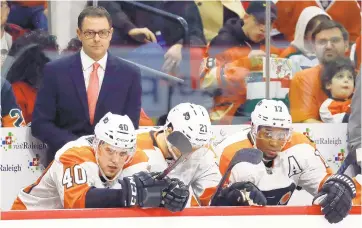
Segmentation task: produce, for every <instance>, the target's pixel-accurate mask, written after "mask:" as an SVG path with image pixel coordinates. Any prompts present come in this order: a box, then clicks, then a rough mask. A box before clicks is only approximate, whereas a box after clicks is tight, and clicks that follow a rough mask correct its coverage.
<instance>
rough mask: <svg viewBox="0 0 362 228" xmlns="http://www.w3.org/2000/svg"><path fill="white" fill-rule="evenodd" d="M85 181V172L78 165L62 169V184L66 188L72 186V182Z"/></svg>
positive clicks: (82, 182) (79, 182)
mask: <svg viewBox="0 0 362 228" xmlns="http://www.w3.org/2000/svg"><path fill="white" fill-rule="evenodd" d="M86 182H87V174H86V172H85V170H84V169H83V168H82V167H81V166H80V165H75V166H73V167H68V168H66V169H65V170H64V174H63V179H62V184H63V185H64V186H65V187H66V188H71V187H73V185H74V184H77V185H80V184H85V183H86Z"/></svg>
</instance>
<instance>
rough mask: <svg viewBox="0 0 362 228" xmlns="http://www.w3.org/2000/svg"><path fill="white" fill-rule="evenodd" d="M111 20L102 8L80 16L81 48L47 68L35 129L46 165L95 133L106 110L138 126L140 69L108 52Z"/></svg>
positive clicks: (34, 134)
mask: <svg viewBox="0 0 362 228" xmlns="http://www.w3.org/2000/svg"><path fill="white" fill-rule="evenodd" d="M112 33H113V28H112V19H111V16H110V15H109V13H108V12H107V11H106V10H105V9H104V8H103V7H87V8H85V9H84V10H83V11H82V12H81V13H80V14H79V16H78V28H77V35H78V38H79V40H80V41H81V42H82V49H81V50H80V51H79V52H76V53H75V54H72V55H69V56H66V57H63V58H60V59H57V60H55V61H52V62H50V63H48V64H46V65H45V66H44V70H43V74H44V75H43V84H42V85H41V86H40V88H39V92H38V95H37V98H36V101H35V107H34V112H33V119H32V125H31V131H32V134H33V136H34V137H36V138H38V139H39V140H41V141H43V142H45V143H46V144H47V145H48V162H49V161H51V160H52V159H53V158H54V153H55V152H56V151H57V150H59V149H60V148H61V147H62V146H63V145H65V144H66V143H67V142H69V141H73V140H75V139H77V138H78V137H80V136H83V135H88V134H91V133H92V132H93V131H94V125H95V123H97V122H98V121H99V120H100V119H101V117H102V116H104V115H105V114H106V113H107V112H112V113H115V114H118V115H127V116H129V118H130V119H131V120H132V122H133V124H134V126H135V128H136V129H137V128H138V123H139V118H140V110H141V81H140V69H139V68H138V67H136V66H133V65H130V64H128V63H126V62H125V61H124V60H122V59H120V58H118V57H116V56H113V55H111V54H110V53H108V48H109V45H110V40H111V39H112Z"/></svg>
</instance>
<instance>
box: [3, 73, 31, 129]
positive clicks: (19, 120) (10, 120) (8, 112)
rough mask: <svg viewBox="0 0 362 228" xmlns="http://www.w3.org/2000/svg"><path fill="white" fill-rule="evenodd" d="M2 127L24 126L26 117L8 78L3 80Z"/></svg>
mask: <svg viewBox="0 0 362 228" xmlns="http://www.w3.org/2000/svg"><path fill="white" fill-rule="evenodd" d="M0 110H1V115H0V119H1V127H24V126H25V122H24V117H23V113H22V111H21V109H20V108H19V106H18V104H17V103H16V99H15V96H14V93H13V90H12V88H11V85H10V83H9V82H8V81H7V80H3V79H2V80H1V103H0Z"/></svg>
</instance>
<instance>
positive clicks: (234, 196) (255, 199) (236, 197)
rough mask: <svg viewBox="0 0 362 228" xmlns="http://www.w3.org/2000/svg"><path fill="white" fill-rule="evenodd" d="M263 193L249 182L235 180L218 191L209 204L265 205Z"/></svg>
mask: <svg viewBox="0 0 362 228" xmlns="http://www.w3.org/2000/svg"><path fill="white" fill-rule="evenodd" d="M266 202H267V201H266V198H265V196H264V194H263V193H262V192H261V191H260V190H259V188H258V187H256V186H255V185H254V184H253V183H251V182H237V183H234V184H232V185H231V186H228V187H226V188H224V189H223V190H221V191H220V194H219V195H218V196H216V197H214V198H213V200H212V202H211V204H210V205H211V206H251V205H258V206H265V205H266Z"/></svg>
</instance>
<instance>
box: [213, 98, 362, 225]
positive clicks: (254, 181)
mask: <svg viewBox="0 0 362 228" xmlns="http://www.w3.org/2000/svg"><path fill="white" fill-rule="evenodd" d="M251 124H252V125H251V130H250V131H241V132H238V133H236V134H234V135H231V136H230V137H228V138H227V139H225V140H224V141H223V142H222V143H220V144H219V145H218V147H217V148H216V150H217V153H219V154H221V156H220V171H221V174H222V175H229V174H230V176H228V177H229V182H230V184H231V185H230V186H228V187H226V188H224V189H223V190H222V191H221V192H220V193H219V194H216V195H215V197H214V198H213V200H212V203H211V204H212V205H249V203H248V201H247V200H246V199H249V198H251V199H249V201H250V200H251V201H254V202H253V203H255V201H256V200H253V199H254V198H255V196H258V197H259V198H260V193H263V195H264V196H265V200H266V201H267V205H286V204H287V203H288V201H289V199H290V197H291V195H292V194H293V191H294V190H295V188H296V187H297V186H300V187H302V188H303V189H305V190H306V191H308V192H309V193H310V194H312V195H313V196H314V199H313V202H311V203H313V204H319V205H321V206H322V212H323V214H324V215H325V218H326V219H327V220H328V222H330V223H337V222H340V221H341V220H342V219H343V218H344V217H346V216H347V215H348V213H349V211H350V209H351V206H352V200H353V198H354V203H355V204H360V202H361V201H360V200H361V198H360V197H361V185H360V183H358V182H357V181H355V182H354V180H352V179H351V178H350V177H348V176H345V175H341V174H332V171H331V169H330V168H329V167H328V164H327V163H326V162H325V161H324V159H323V158H322V156H321V154H320V153H319V151H318V150H316V147H315V144H314V143H313V142H312V141H311V140H310V139H309V138H307V137H306V136H304V135H303V134H300V133H297V132H294V131H293V130H292V121H291V116H290V114H289V112H288V109H287V107H286V106H285V105H284V103H283V102H281V101H274V100H265V99H264V100H262V101H260V102H259V103H258V104H257V105H256V107H255V110H254V111H253V112H252V114H251ZM243 148H255V149H258V150H255V149H254V152H255V151H256V152H255V153H260V159H259V162H256V164H252V162H240V163H238V164H236V165H235V166H234V167H233V168H231V172H230V173H229V172H226V170H227V169H229V168H228V166H229V163H231V162H230V161H231V160H232V158H233V157H234V155H235V154H236V153H237V152H238V151H239V150H240V149H243ZM249 150H250V149H249ZM261 152H262V153H261ZM233 160H234V159H233ZM254 163H255V162H254ZM250 186H252V187H250ZM356 186H357V188H356ZM245 188H251V190H249V189H247V193H246V194H242V195H241V193H240V192H241V191H240V190H245ZM244 193H245V191H244ZM249 194H250V196H249V197H248V195H249ZM245 195H246V197H245ZM239 197H240V198H242V199H245V200H237V199H238V198H239ZM257 200H258V201H260V199H257ZM265 200H264V201H265ZM239 201H240V202H239ZM259 204H261V203H259Z"/></svg>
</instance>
